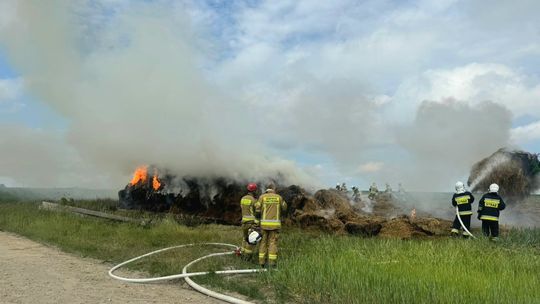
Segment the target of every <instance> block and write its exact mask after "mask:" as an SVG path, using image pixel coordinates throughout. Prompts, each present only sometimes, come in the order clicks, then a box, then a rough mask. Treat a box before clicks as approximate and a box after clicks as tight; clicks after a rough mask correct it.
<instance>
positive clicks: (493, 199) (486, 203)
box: [478, 193, 506, 221]
mask: <svg viewBox="0 0 540 304" xmlns="http://www.w3.org/2000/svg"><path fill="white" fill-rule="evenodd" d="M505 208H506V204H505V203H504V200H503V199H502V198H501V197H500V196H499V195H498V194H497V193H486V194H484V196H483V197H482V199H481V200H480V203H479V204H478V215H480V220H482V221H498V220H499V215H500V211H501V210H504V209H505Z"/></svg>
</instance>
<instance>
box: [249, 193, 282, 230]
mask: <svg viewBox="0 0 540 304" xmlns="http://www.w3.org/2000/svg"><path fill="white" fill-rule="evenodd" d="M255 209H256V212H257V213H259V212H260V214H261V228H262V229H266V230H275V229H280V228H281V213H282V212H283V211H285V209H287V203H286V202H285V201H284V200H283V198H282V197H281V195H279V194H276V193H275V192H273V191H268V192H266V193H265V194H263V195H261V196H260V197H259V200H258V201H257V203H256V204H255Z"/></svg>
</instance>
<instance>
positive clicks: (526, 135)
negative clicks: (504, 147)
mask: <svg viewBox="0 0 540 304" xmlns="http://www.w3.org/2000/svg"><path fill="white" fill-rule="evenodd" d="M511 136H512V141H513V142H514V143H516V144H526V143H531V142H534V141H540V121H537V122H534V123H531V124H528V125H525V126H521V127H517V128H514V129H512V133H511Z"/></svg>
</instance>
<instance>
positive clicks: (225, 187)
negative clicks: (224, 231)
mask: <svg viewBox="0 0 540 304" xmlns="http://www.w3.org/2000/svg"><path fill="white" fill-rule="evenodd" d="M149 172H152V173H153V174H149ZM244 185H245V183H244V182H237V181H231V180H228V179H225V178H193V177H184V178H177V177H176V176H174V175H171V174H168V173H165V174H159V171H158V170H157V169H156V168H150V170H149V169H148V167H140V168H138V169H137V170H136V171H135V173H134V176H133V179H132V180H131V182H130V183H129V184H128V185H127V186H126V187H125V189H123V190H121V191H119V193H118V195H119V199H120V207H121V208H126V209H139V210H145V211H153V212H170V213H174V214H180V215H184V216H196V217H198V218H201V219H202V220H203V221H202V222H207V221H212V222H218V223H223V224H230V225H237V224H239V223H240V218H241V212H240V205H239V201H240V198H241V197H242V196H243V195H244V194H245V189H244ZM277 191H278V193H280V194H281V195H282V196H283V198H284V199H285V201H286V202H287V203H288V206H289V207H288V210H287V212H286V214H284V223H285V225H288V226H297V227H300V228H302V229H318V230H321V231H326V232H329V233H336V234H353V235H361V236H376V235H379V234H382V235H390V234H392V233H394V234H395V232H392V231H394V230H395V229H394V228H392V227H394V226H395V227H401V226H403V223H402V222H400V221H399V220H398V221H396V220H390V221H389V220H388V217H389V216H393V215H395V214H397V212H398V210H399V208H397V207H396V206H395V205H394V201H393V200H392V197H391V196H389V197H386V196H381V197H380V199H378V200H377V201H375V202H373V203H374V204H375V205H374V206H375V208H374V210H375V211H377V213H376V214H375V213H374V214H368V213H364V212H362V213H360V212H358V211H356V210H355V207H354V206H353V205H354V204H353V202H352V201H351V199H350V197H349V196H348V195H347V193H345V192H343V191H337V190H334V189H329V190H319V191H317V192H316V193H315V194H314V195H311V194H309V193H307V192H306V191H305V190H304V189H302V188H301V187H299V186H296V185H292V186H288V187H285V186H278V189H277ZM356 203H358V202H356ZM424 224H425V225H424ZM396 225H397V226H396ZM400 225H401V226H400ZM437 225H438V224H434V226H435V228H433V227H431V226H430V224H429V223H424V222H422V221H415V224H410V223H409V224H407V225H405V226H403V229H404V230H403V231H404V232H400V233H404V234H405V235H406V236H407V235H409V236H410V235H413V234H414V235H437V234H438V233H439V231H438V230H437V231H436V232H434V230H436V229H437ZM439 226H441V225H439ZM443 226H444V228H440V227H439V228H440V229H444V230H448V229H446V226H445V225H443ZM409 231H413V232H414V233H412V232H411V233H409Z"/></svg>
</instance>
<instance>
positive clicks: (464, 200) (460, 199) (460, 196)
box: [451, 182, 474, 238]
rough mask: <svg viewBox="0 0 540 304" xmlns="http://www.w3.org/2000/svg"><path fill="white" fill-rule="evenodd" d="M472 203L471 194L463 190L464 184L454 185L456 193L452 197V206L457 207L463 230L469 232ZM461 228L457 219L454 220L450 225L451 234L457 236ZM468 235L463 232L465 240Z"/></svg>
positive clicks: (472, 197)
mask: <svg viewBox="0 0 540 304" xmlns="http://www.w3.org/2000/svg"><path fill="white" fill-rule="evenodd" d="M473 202H474V196H473V195H472V193H471V192H469V191H467V190H465V184H463V183H462V182H457V183H456V193H454V195H453V196H452V206H454V207H456V206H457V207H458V212H459V217H461V220H462V221H463V225H465V228H467V230H469V231H470V229H471V216H472V214H473V212H472V203H473ZM460 228H461V223H460V222H459V219H458V217H457V214H456V217H455V218H454V223H453V224H452V230H451V233H452V235H454V236H458V235H459V230H460ZM468 236H469V235H468V233H467V232H466V231H465V230H463V237H465V238H467V237H468Z"/></svg>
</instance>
